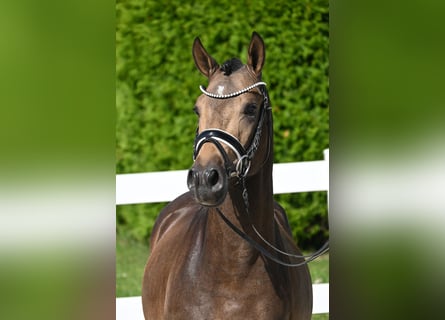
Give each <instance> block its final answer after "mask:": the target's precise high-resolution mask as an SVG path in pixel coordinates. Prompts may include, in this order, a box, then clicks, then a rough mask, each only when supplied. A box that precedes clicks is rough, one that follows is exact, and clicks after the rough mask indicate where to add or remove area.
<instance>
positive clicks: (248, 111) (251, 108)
mask: <svg viewBox="0 0 445 320" xmlns="http://www.w3.org/2000/svg"><path fill="white" fill-rule="evenodd" d="M256 109H257V106H256V104H254V103H250V104H248V105H247V106H245V107H244V111H243V112H244V114H245V115H246V116H249V117H253V116H255V114H256Z"/></svg>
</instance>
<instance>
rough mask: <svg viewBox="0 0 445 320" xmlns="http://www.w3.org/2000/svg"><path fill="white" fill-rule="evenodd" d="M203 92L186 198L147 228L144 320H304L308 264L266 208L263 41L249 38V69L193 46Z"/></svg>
mask: <svg viewBox="0 0 445 320" xmlns="http://www.w3.org/2000/svg"><path fill="white" fill-rule="evenodd" d="M192 51H193V57H194V61H195V64H196V67H197V68H198V70H199V71H200V72H201V73H202V74H203V75H204V76H206V77H207V78H208V80H209V82H208V87H207V88H205V87H203V86H200V90H201V92H202V94H201V95H200V96H199V97H198V99H197V101H196V104H195V112H196V114H197V115H198V117H199V120H198V128H197V131H196V138H195V144H194V156H193V158H194V164H193V166H192V168H191V169H190V170H189V172H188V177H187V185H188V188H189V190H190V191H189V192H187V193H185V194H183V195H181V196H179V197H178V198H177V199H175V200H174V201H172V202H171V203H169V204H168V205H167V206H166V207H165V208H164V209H163V210H162V211H161V213H160V214H159V217H158V218H157V220H156V223H155V225H154V228H153V231H152V235H151V239H150V246H151V253H150V257H149V259H148V261H147V264H146V266H145V271H144V276H143V284H142V302H143V310H144V316H145V318H146V319H155V320H159V319H187V320H189V319H242V320H244V319H255V320H257V319H267V320H270V319H310V318H311V313H312V283H311V278H310V274H309V270H308V267H307V265H306V262H307V260H305V259H304V256H302V255H301V252H300V250H299V249H298V248H297V246H296V245H295V244H294V242H293V240H292V235H291V230H290V226H289V223H288V221H287V218H286V214H285V212H284V209H283V208H282V207H280V206H279V205H278V204H277V203H276V202H274V199H273V189H272V166H273V129H272V113H271V108H270V103H269V97H268V93H267V90H266V83H264V82H262V81H261V71H262V69H263V65H264V61H265V47H264V42H263V40H262V38H261V37H260V36H259V35H258V34H257V33H256V32H254V33H253V34H252V38H251V42H250V45H249V48H248V56H247V64H245V65H244V64H243V63H242V62H241V61H240V60H239V59H235V58H234V59H230V60H228V61H226V62H225V63H223V64H222V65H219V64H218V63H217V62H216V61H215V59H213V58H212V57H211V56H210V55H209V54H208V53H207V51H206V50H205V49H204V47H203V45H202V43H201V41H200V40H199V38H196V39H195V41H194V44H193V50H192Z"/></svg>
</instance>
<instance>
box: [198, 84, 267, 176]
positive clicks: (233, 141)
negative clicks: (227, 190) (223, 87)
mask: <svg viewBox="0 0 445 320" xmlns="http://www.w3.org/2000/svg"><path fill="white" fill-rule="evenodd" d="M255 87H260V88H259V89H260V92H261V94H262V96H263V105H262V107H261V110H260V116H259V120H258V124H257V127H256V130H255V135H254V137H253V139H252V142H251V143H250V146H249V147H248V148H247V150H246V149H245V148H244V147H243V145H242V144H241V142H240V141H239V140H238V139H237V138H236V137H235V136H233V135H231V134H230V133H228V132H227V131H224V130H221V129H207V130H204V131H202V132H201V133H200V134H197V136H196V138H195V145H194V151H193V161H194V160H196V157H197V156H198V153H199V150H201V147H202V146H203V145H204V144H205V143H207V142H210V143H213V144H214V145H215V146H216V148H217V149H218V150H219V152H220V153H221V155H222V156H223V159H224V165H225V168H226V172H227V176H228V177H230V178H231V177H238V178H243V177H245V176H246V175H247V173H248V172H249V169H250V164H251V162H252V159H253V157H254V156H255V152H256V151H257V150H258V147H259V144H260V138H261V131H262V128H263V123H264V118H265V114H266V111H269V112H270V105H269V95H268V93H267V90H266V83H265V82H256V83H254V84H253V85H251V86H248V87H246V88H244V89H242V90H239V91H236V92H233V93H230V94H221V95H220V94H214V93H210V92H207V91H206V89H205V88H204V87H203V86H200V87H199V88H200V89H201V91H202V92H203V93H204V94H205V95H207V96H209V97H211V98H214V99H229V98H233V97H236V96H239V95H241V94H243V93H245V92H248V91H250V90H251V89H253V88H255ZM222 144H225V145H227V146H228V147H229V148H230V149H231V150H232V151H233V152H234V153H235V155H236V158H237V161H236V162H235V163H234V162H231V161H230V159H229V156H228V155H227V152H226V151H225V150H224V148H223V146H222ZM269 147H270V146H269Z"/></svg>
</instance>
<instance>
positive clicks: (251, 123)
mask: <svg viewBox="0 0 445 320" xmlns="http://www.w3.org/2000/svg"><path fill="white" fill-rule="evenodd" d="M193 57H194V60H195V64H196V67H197V68H198V70H199V71H200V72H201V73H202V74H203V75H204V76H206V77H207V78H208V86H207V88H204V87H202V86H201V87H200V88H201V91H202V93H203V94H202V95H200V96H199V97H198V99H197V101H196V104H195V113H196V114H197V115H198V117H199V120H198V129H197V135H196V139H195V149H194V164H193V166H192V168H191V169H190V170H189V173H188V178H187V185H188V188H189V189H190V191H191V192H192V193H193V195H194V197H195V199H196V200H197V201H198V202H199V203H200V204H202V205H205V206H210V207H214V206H219V205H220V204H221V203H222V202H223V201H224V199H225V197H226V195H227V192H228V189H229V185H230V183H231V182H230V181H232V180H233V179H231V178H233V177H238V178H244V177H245V176H246V175H247V173H248V171H249V170H250V172H254V171H255V170H258V168H256V167H258V165H257V164H256V163H251V161H252V159H253V156H254V154H255V153H256V151H257V149H259V145H260V139H261V129H262V124H263V122H264V118H265V117H266V115H265V114H266V109H269V107H268V97H267V91H266V88H265V83H264V82H261V70H262V68H263V64H264V60H265V49H264V42H263V40H262V39H261V37H260V36H259V35H258V34H257V33H256V32H254V33H253V34H252V39H251V41H250V45H249V49H248V56H247V64H245V65H244V64H243V63H242V62H241V61H240V60H239V59H236V58H233V59H230V60H228V61H226V62H225V63H223V64H222V65H219V64H218V63H217V62H216V60H215V59H214V58H212V57H211V56H210V55H209V54H208V53H207V51H206V50H205V49H204V47H203V45H202V43H201V41H200V40H199V38H196V39H195V41H194V44H193ZM269 134H271V133H269ZM268 145H269V146H268V148H270V143H268ZM260 149H265V148H260ZM258 153H261V152H258Z"/></svg>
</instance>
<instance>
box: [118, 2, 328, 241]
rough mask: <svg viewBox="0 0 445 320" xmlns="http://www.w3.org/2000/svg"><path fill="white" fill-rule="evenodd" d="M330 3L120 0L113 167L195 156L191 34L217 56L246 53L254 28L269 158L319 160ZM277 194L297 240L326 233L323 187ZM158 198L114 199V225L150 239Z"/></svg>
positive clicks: (324, 131)
mask: <svg viewBox="0 0 445 320" xmlns="http://www.w3.org/2000/svg"><path fill="white" fill-rule="evenodd" d="M328 9H329V8H328V0H312V1H309V0H301V1H293V2H292V1H287V0H279V1H273V2H272V3H271V2H267V1H247V0H245V1H228V0H225V1H220V2H219V4H216V3H215V2H214V1H189V0H187V1H185V0H172V1H153V0H125V1H123V0H117V4H116V15H117V19H116V23H117V25H116V76H117V79H116V90H117V91H116V108H117V119H116V160H117V163H116V171H117V173H129V172H144V171H160V170H175V169H186V168H189V167H190V166H191V165H192V146H193V138H194V130H195V127H196V118H195V115H194V114H193V112H192V107H193V105H194V102H195V100H196V98H197V97H198V95H199V94H200V93H199V89H198V85H199V84H203V85H206V79H205V78H204V77H203V76H202V75H201V74H200V73H199V72H198V70H197V69H196V68H195V65H194V62H193V58H192V54H191V47H192V43H193V39H194V38H195V37H196V36H199V37H200V38H201V40H202V42H203V44H204V46H205V47H206V49H207V50H208V52H209V53H210V54H211V55H212V56H213V57H214V58H215V59H216V60H217V61H219V62H222V61H224V60H226V59H228V58H231V57H240V58H241V59H242V60H243V61H246V56H247V46H248V44H249V41H250V36H251V34H252V31H257V32H258V33H259V34H260V35H261V36H262V37H263V39H264V41H265V44H266V57H267V58H266V63H265V67H264V70H263V80H264V81H266V82H267V84H268V88H269V93H270V98H271V102H272V108H273V114H274V134H275V146H274V147H275V162H292V161H309V160H318V159H321V158H322V157H323V150H324V149H325V148H328V145H329V141H328V132H329V111H328V104H329V101H328V98H329V97H328V85H329V84H328V67H329V65H328V48H329V29H328V23H329V22H328V18H329V10H328ZM184 183H185V181H184ZM276 198H277V200H278V201H279V202H280V203H281V205H283V207H284V208H285V209H286V210H287V213H288V215H289V219H290V221H291V223H292V229H293V230H294V235H295V237H296V238H298V240H299V242H300V244H301V245H302V246H303V247H306V248H309V247H312V246H317V245H319V243H320V242H321V241H322V240H323V239H324V238H326V237H327V234H328V231H327V209H326V193H324V192H315V193H304V194H294V195H281V196H277V197H276ZM164 205H165V204H155V205H131V206H119V207H118V208H117V229H118V233H119V232H129V233H131V234H132V235H133V236H134V237H135V238H138V239H144V238H147V237H148V236H149V234H150V230H151V227H152V225H153V223H154V220H155V218H156V216H157V214H158V213H159V211H160V209H161V208H162V207H163V206H164Z"/></svg>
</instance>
